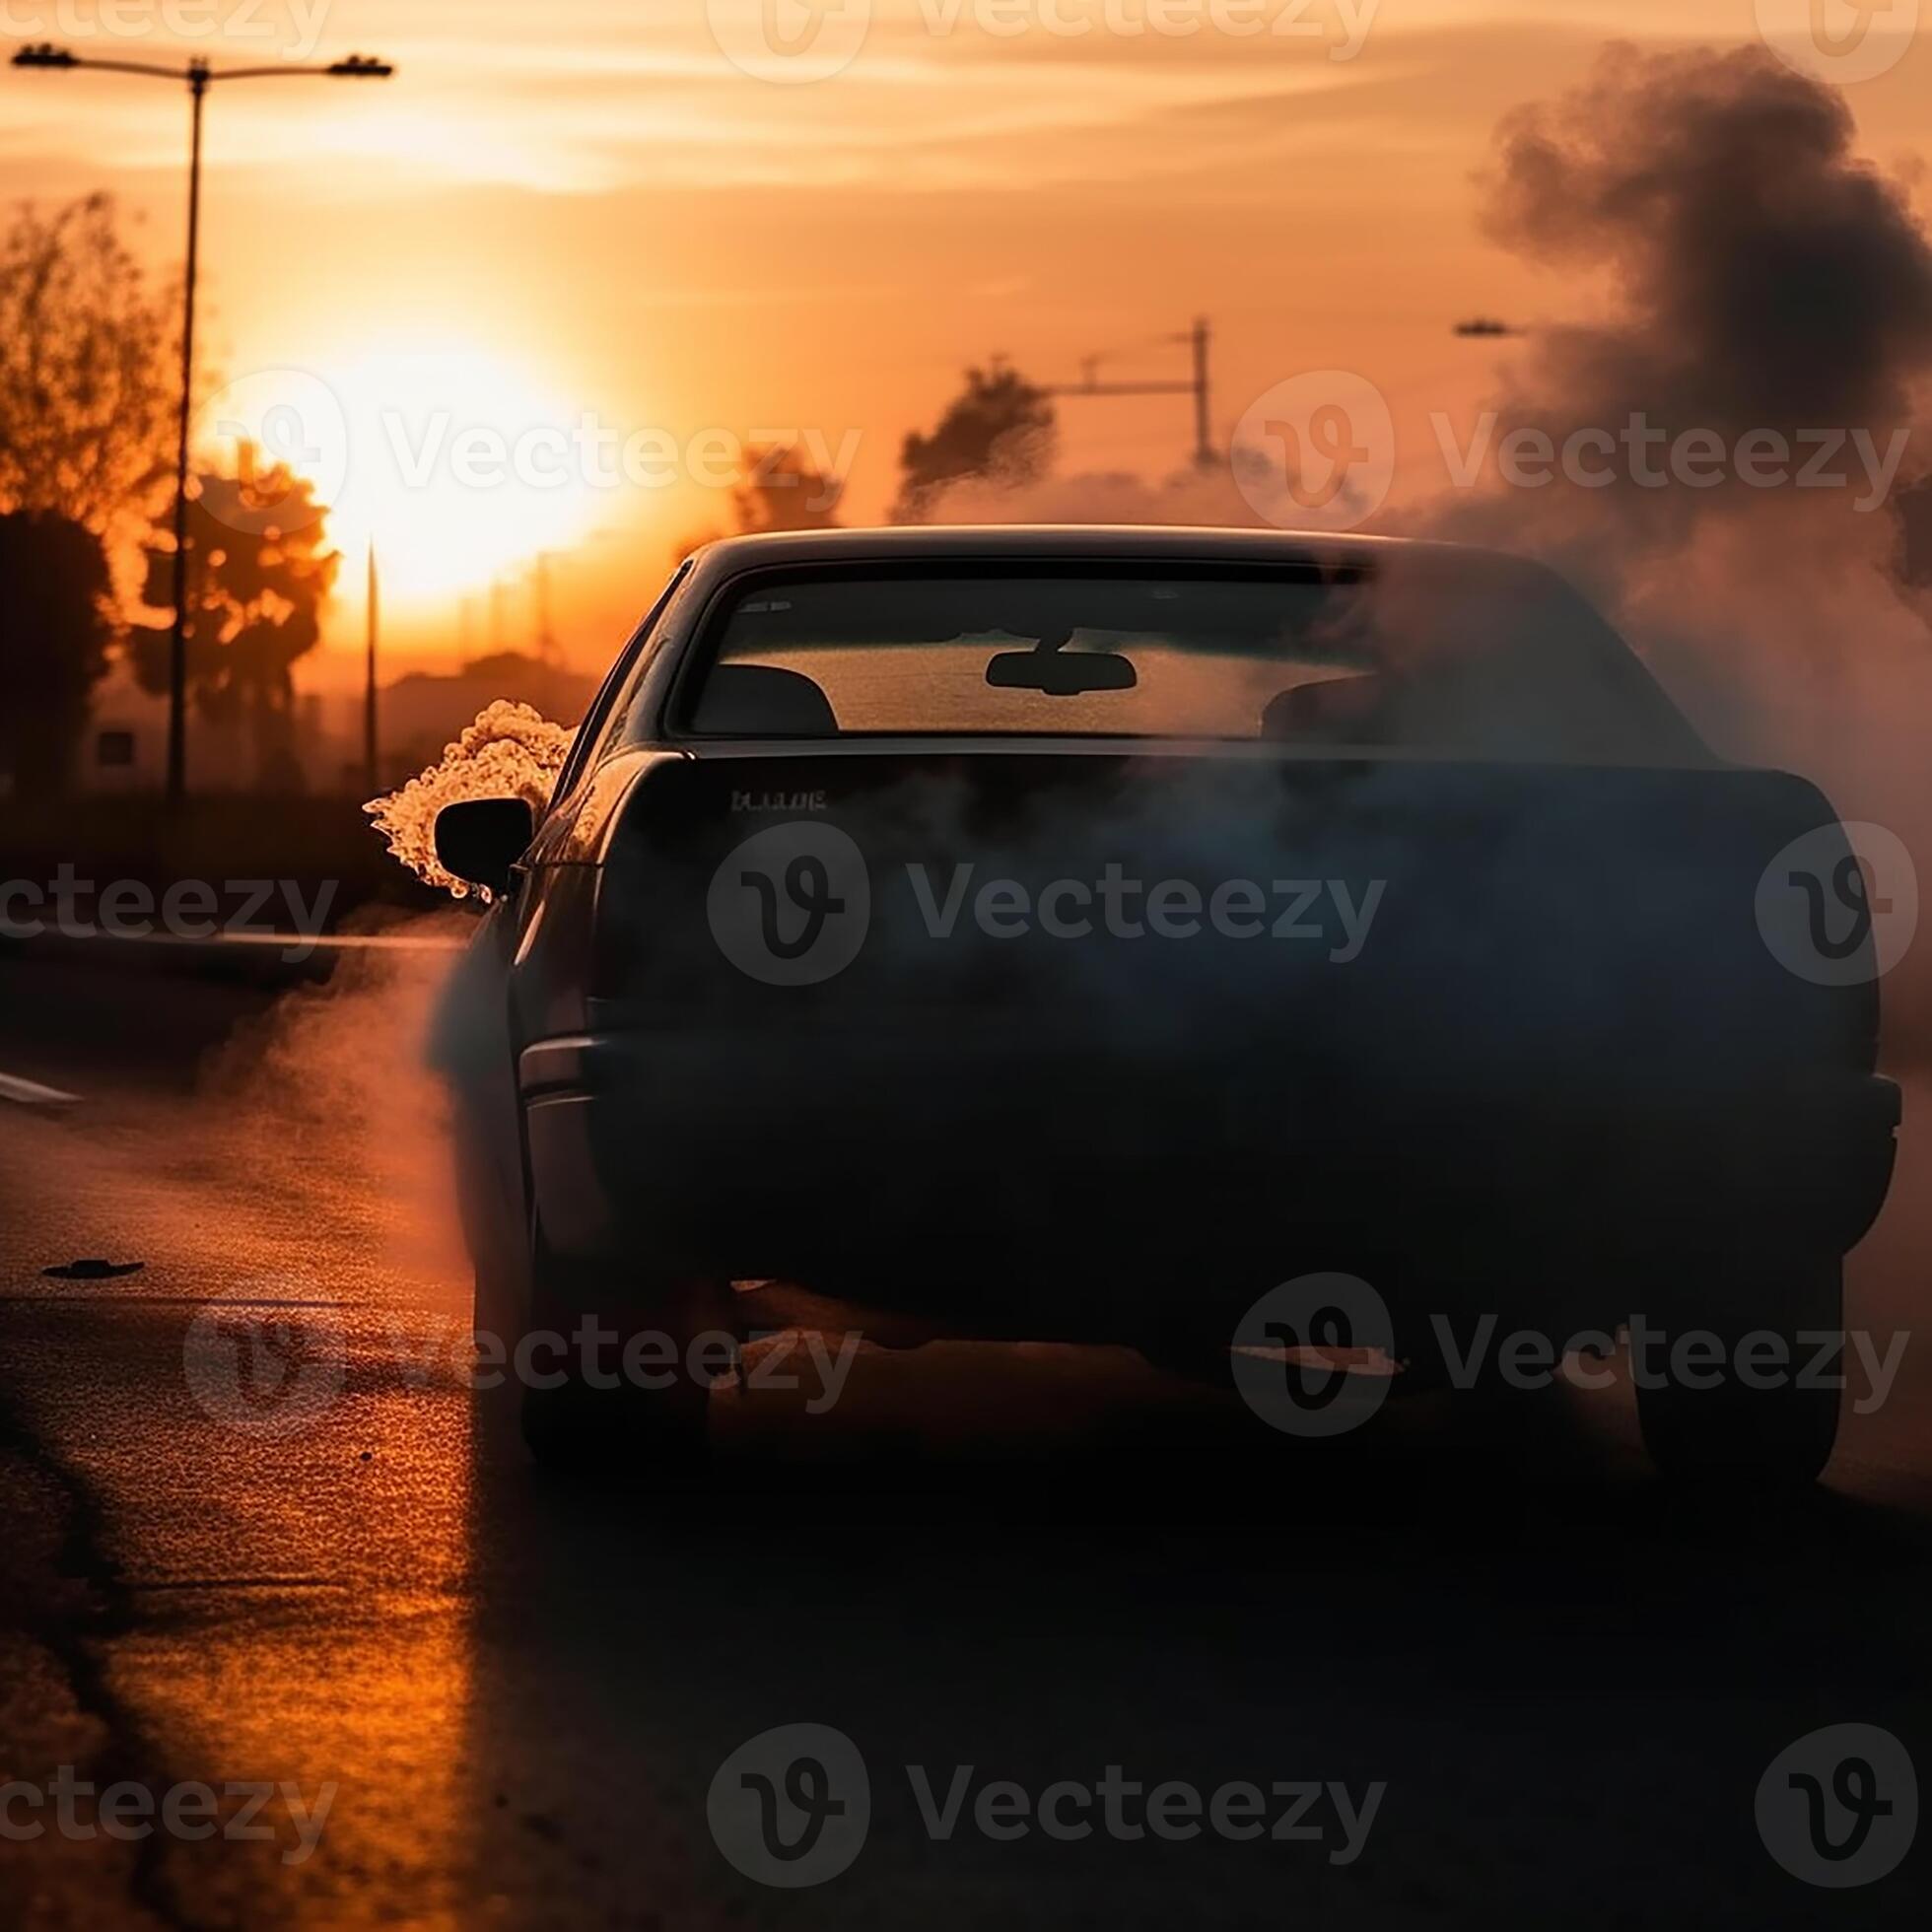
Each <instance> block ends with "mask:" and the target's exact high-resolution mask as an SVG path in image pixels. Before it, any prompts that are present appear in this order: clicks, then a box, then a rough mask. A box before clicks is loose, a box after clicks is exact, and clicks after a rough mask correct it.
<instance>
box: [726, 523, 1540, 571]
mask: <svg viewBox="0 0 1932 1932" xmlns="http://www.w3.org/2000/svg"><path fill="white" fill-rule="evenodd" d="M1392 553H1401V554H1402V555H1404V556H1405V557H1410V558H1414V560H1415V561H1417V562H1420V561H1422V560H1423V559H1425V558H1428V559H1439V560H1441V561H1442V562H1444V563H1447V562H1449V561H1450V560H1452V559H1453V560H1454V561H1455V562H1456V564H1458V565H1459V566H1460V567H1461V568H1463V569H1465V570H1467V569H1476V570H1478V571H1481V570H1483V567H1484V566H1488V567H1490V568H1492V569H1493V570H1494V572H1495V573H1496V575H1498V576H1504V575H1516V574H1519V573H1522V572H1525V571H1533V572H1539V573H1541V570H1542V567H1541V566H1540V565H1536V564H1532V563H1529V562H1527V561H1526V560H1525V559H1522V558H1519V557H1511V556H1507V555H1505V554H1504V553H1502V552H1500V551H1493V550H1479V549H1473V548H1471V547H1469V546H1467V545H1464V544H1454V543H1438V542H1433V541H1429V540H1425V539H1421V538H1413V537H1397V536H1355V535H1346V536H1344V535H1337V534H1333V533H1330V532H1328V531H1322V530H1255V529H1213V528H1207V527H1195V526H1192V525H1186V524H1168V523H1161V524H1151V523H1149V524H1138V523H982V524H972V523H951V524H925V523H921V524H899V525H881V526H878V527H876V528H861V529H836V530H778V531H771V532H766V533H762V534H760V535H756V536H728V537H720V538H717V539H716V540H715V541H713V542H711V543H708V544H706V545H704V546H703V547H702V548H701V549H700V550H698V551H697V552H696V559H697V561H698V563H699V564H700V565H701V566H702V568H703V569H704V571H705V573H706V575H707V576H711V577H727V576H732V575H735V574H736V573H737V572H738V571H740V570H752V569H765V568H768V567H769V566H772V565H789V564H865V563H922V562H933V563H946V562H961V561H968V560H970V561H973V562H978V563H998V562H1001V561H1006V560H1010V561H1013V562H1027V561H1033V562H1039V561H1055V562H1059V561H1067V562H1100V563H1136V564H1148V563H1156V564H1158V563H1237V564H1273V565H1280V564H1294V563H1319V564H1323V565H1330V566H1334V565H1343V566H1346V565H1349V564H1356V565H1372V564H1373V563H1374V562H1375V561H1377V560H1380V561H1383V562H1387V561H1389V559H1390V557H1391V555H1392Z"/></svg>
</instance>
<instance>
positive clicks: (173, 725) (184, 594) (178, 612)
mask: <svg viewBox="0 0 1932 1932" xmlns="http://www.w3.org/2000/svg"><path fill="white" fill-rule="evenodd" d="M188 94H189V96H190V97H191V99H192V101H193V108H192V111H191V121H192V126H193V132H192V134H191V135H190V137H189V141H188V268H187V293H186V296H185V298H184V312H183V314H182V316H181V414H180V435H179V437H178V438H177V440H176V442H175V445H174V636H173V642H172V643H171V644H170V646H169V649H168V805H169V809H170V810H177V809H178V808H179V807H180V805H181V804H182V802H183V801H184V800H185V799H186V797H187V795H188V426H189V422H190V420H191V418H192V416H193V413H194V290H195V281H196V278H197V275H198V273H199V270H200V265H201V263H200V255H201V104H202V102H203V101H204V100H205V99H206V98H207V94H208V63H207V62H206V61H205V60H202V59H199V58H196V59H194V60H191V61H189V62H188Z"/></svg>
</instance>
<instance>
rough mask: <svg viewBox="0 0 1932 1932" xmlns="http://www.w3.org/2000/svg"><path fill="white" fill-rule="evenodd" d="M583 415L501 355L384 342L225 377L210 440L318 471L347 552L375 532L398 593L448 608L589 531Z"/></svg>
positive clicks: (391, 591) (202, 417)
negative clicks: (315, 363)
mask: <svg viewBox="0 0 1932 1932" xmlns="http://www.w3.org/2000/svg"><path fill="white" fill-rule="evenodd" d="M581 415H582V411H581V410H573V409H571V408H569V407H568V406H567V405H566V404H565V403H564V402H563V401H561V400H560V399H559V398H558V397H557V396H556V395H554V394H551V393H547V392H546V391H545V389H544V387H543V386H542V384H541V383H540V382H539V381H538V380H536V379H534V378H533V377H532V376H531V375H530V374H529V373H528V372H527V371H526V370H525V369H523V368H522V367H520V366H519V365H518V364H517V362H516V361H515V360H514V359H513V358H511V357H510V356H507V355H504V354H502V353H500V352H498V351H495V350H492V349H485V348H480V347H465V348H453V349H449V348H430V347H427V346H425V347H414V346H401V345H397V346H377V347H371V348H364V349H359V350H356V351H354V352H352V353H350V354H348V355H346V356H345V357H344V358H343V360H342V361H341V362H339V363H331V364H323V365H322V366H320V367H317V368H315V369H311V370H300V369H277V370H266V371H262V372H260V373H258V374H256V375H253V376H249V377H246V378H243V379H242V380H238V381H235V382H231V383H228V384H226V385H223V386H222V387H220V388H218V389H217V390H216V391H215V392H214V393H213V394H212V395H211V396H210V397H209V398H208V399H207V401H206V402H204V404H203V405H202V408H201V410H200V412H199V414H198V420H197V429H198V436H197V446H198V448H199V449H200V451H201V455H202V458H203V460H204V461H208V462H212V463H215V464H218V465H221V466H223V467H232V466H233V465H234V464H235V463H236V462H237V461H238V460H239V459H240V458H239V451H240V449H241V446H242V445H243V444H244V443H245V444H247V445H249V446H250V447H251V448H252V449H253V450H254V451H255V457H254V460H256V461H258V462H283V463H287V464H288V465H289V467H290V468H291V469H293V470H294V471H295V472H296V473H297V474H299V475H302V476H305V477H308V478H311V480H312V481H313V482H314V484H315V495H316V498H317V501H319V502H321V503H323V504H325V505H327V506H328V532H329V538H330V541H331V542H332V543H333V544H334V546H335V547H337V548H339V549H340V550H342V551H343V552H344V553H345V555H347V556H349V557H351V558H360V557H361V556H362V555H363V554H364V552H365V551H366V549H367V547H368V545H369V543H370V542H371V541H372V539H373V540H374V542H375V544H376V546H377V549H378V552H379V554H380V560H381V568H382V582H383V587H384V591H385V593H386V594H387V595H388V596H390V597H392V598H397V599H400V600H402V601H403V602H405V603H408V602H416V603H436V602H445V603H447V601H448V600H449V599H450V598H452V597H461V596H465V595H469V594H472V593H474V592H477V591H485V590H487V589H488V588H489V587H490V586H491V585H492V584H493V583H496V582H498V581H499V580H510V579H514V578H515V577H517V575H518V574H519V573H520V572H522V571H524V570H526V569H527V567H528V566H529V565H530V564H531V562H532V561H533V560H534V559H535V558H536V557H537V556H538V555H540V554H541V553H543V552H545V551H550V550H559V549H566V548H569V547H570V546H572V545H574V544H577V543H580V542H582V541H583V540H584V538H585V537H586V534H587V533H588V531H589V529H590V527H591V525H592V522H593V520H594V516H595V504H596V497H597V491H596V487H595V480H594V476H593V475H592V474H591V473H589V471H588V470H587V468H586V464H585V463H584V462H582V461H581V460H580V457H579V448H580V439H579V436H578V425H579V418H580V417H581Z"/></svg>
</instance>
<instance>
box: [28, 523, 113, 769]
mask: <svg viewBox="0 0 1932 1932" xmlns="http://www.w3.org/2000/svg"><path fill="white" fill-rule="evenodd" d="M108 588H109V585H108V576H107V555H106V552H105V550H104V548H103V547H102V543H101V539H100V537H99V536H98V535H97V534H96V533H95V532H94V531H93V530H91V529H89V528H88V527H87V526H86V525H85V524H84V523H78V522H76V521H75V520H74V518H73V517H62V516H58V515H56V514H55V513H54V512H52V511H35V510H14V511H8V512H5V513H3V514H0V769H4V770H5V771H7V772H8V773H9V774H11V776H12V778H13V782H14V787H15V790H16V791H17V792H18V793H22V794H28V793H41V794H57V793H62V792H64V791H66V790H67V788H68V787H69V785H70V784H71V783H72V782H73V777H74V760H75V754H76V752H77V751H78V749H79V746H80V741H81V736H82V734H83V732H84V731H85V730H86V729H87V720H88V699H89V694H90V693H91V692H92V691H93V689H94V685H95V681H96V680H97V679H98V678H99V677H100V676H101V674H102V672H103V671H104V669H105V668H106V664H107V646H108V644H109V642H110V641H111V639H112V636H113V626H112V624H111V623H110V622H109V620H108V616H107V593H108Z"/></svg>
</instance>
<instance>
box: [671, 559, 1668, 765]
mask: <svg viewBox="0 0 1932 1932" xmlns="http://www.w3.org/2000/svg"><path fill="white" fill-rule="evenodd" d="M696 669H697V675H696V678H695V681H694V682H692V683H687V686H686V689H685V692H684V695H683V703H682V707H681V719H680V723H681V724H682V726H683V728H684V729H685V730H687V731H688V732H690V733H692V734H694V735H697V736H701V737H721V736H722V737H736V738H756V737H786V738H795V737H802V738H820V737H846V736H866V735H890V736H904V735H928V734H936V735H957V736H982V735H995V736H1015V735H1030V734H1043V735H1054V736H1104V737H1161V738H1179V739H1203V738H1207V739H1257V740H1273V741H1277V742H1282V743H1306V744H1311V745H1334V746H1345V745H1358V746H1365V747H1390V746H1409V747H1414V748H1416V749H1434V750H1462V751H1469V752H1482V753H1486V754H1508V753H1512V752H1513V753H1516V754H1518V755H1522V756H1527V757H1595V758H1604V757H1613V758H1638V759H1651V758H1659V757H1673V756H1682V755H1686V754H1687V753H1688V751H1689V749H1690V747H1693V746H1694V745H1695V740H1694V737H1692V735H1691V734H1690V730H1689V727H1688V726H1687V725H1686V724H1684V722H1683V720H1682V719H1681V718H1680V717H1679V716H1678V714H1677V713H1676V712H1675V711H1674V710H1673V708H1672V707H1671V705H1670V704H1669V702H1668V700H1667V699H1665V697H1664V696H1663V693H1662V692H1661V691H1660V690H1659V689H1658V687H1657V686H1656V685H1655V684H1654V682H1652V680H1651V679H1650V677H1649V676H1648V674H1647V673H1646V672H1645V671H1644V670H1643V668H1642V666H1641V665H1640V664H1639V663H1638V662H1637V661H1636V659H1635V658H1634V657H1633V656H1632V655H1630V654H1629V652H1628V651H1627V649H1626V648H1625V647H1624V646H1623V645H1622V643H1621V641H1620V640H1619V639H1618V638H1617V636H1616V635H1615V633H1614V632H1612V631H1611V630H1610V628H1609V627H1608V626H1607V625H1606V624H1605V623H1604V622H1603V620H1602V619H1601V618H1600V617H1599V616H1598V615H1597V614H1596V612H1595V611H1594V610H1593V609H1592V608H1591V607H1590V605H1589V604H1588V603H1587V602H1586V601H1585V600H1584V599H1582V598H1581V597H1580V596H1578V595H1576V593H1575V592H1573V591H1572V590H1570V589H1569V588H1568V586H1565V585H1563V584H1562V583H1561V581H1560V580H1559V579H1556V578H1555V577H1553V576H1552V575H1551V574H1549V573H1547V572H1543V571H1540V570H1533V569H1529V568H1524V569H1523V570H1521V571H1520V572H1510V571H1505V572H1504V573H1503V575H1502V577H1501V579H1500V580H1495V579H1490V580H1485V579H1484V577H1483V573H1481V572H1474V573H1472V572H1471V571H1469V570H1467V569H1465V568H1463V567H1461V565H1460V563H1459V561H1457V560H1454V559H1453V558H1452V559H1450V560H1449V561H1447V562H1445V558H1444V553H1427V554H1426V557H1425V558H1424V559H1421V560H1418V561H1416V562H1414V563H1411V562H1408V561H1406V560H1399V561H1397V562H1396V563H1394V564H1393V565H1391V566H1390V567H1387V568H1382V569H1377V570H1373V571H1370V570H1366V569H1361V568H1352V567H1350V568H1336V569H1327V570H1324V569H1320V568H1317V567H1314V566H1310V567H1307V568H1302V569H1290V570H1273V571H1250V572H1245V573H1244V572H1231V571H1228V570H1225V569H1219V570H1206V569H1204V570H1202V571H1200V572H1190V571H1164V572H1158V573H1149V574H1145V575H1138V574H1135V575H1130V574H1126V573H1123V572H1121V571H1119V570H1109V571H1098V570H1094V569H1090V568H1083V569H1079V570H1074V569H1071V568H1068V569H1047V570H1039V569H1034V570H1024V571H1022V570H1001V569H993V570H988V571H985V572H983V573H981V572H972V571H969V570H965V569H960V568H957V567H952V568H949V569H944V570H938V569H934V570H919V571H907V570H897V571H883V570H881V571H873V572H863V571H853V570H837V571H826V570H812V571H796V572H789V573H788V572H768V573H760V574H759V575H757V576H756V577H755V578H748V579H747V580H745V581H744V582H743V583H742V584H741V585H740V586H737V587H736V588H735V589H734V590H733V591H732V592H730V593H728V595H727V597H726V599H725V601H724V606H723V608H722V610H720V611H719V612H718V613H717V614H716V616H715V617H714V620H713V622H712V623H711V625H710V627H709V630H708V633H707V636H706V638H705V640H704V641H703V643H702V645H701V648H700V651H699V655H698V663H697V667H696Z"/></svg>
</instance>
